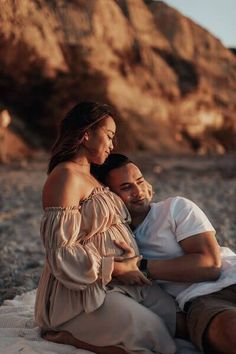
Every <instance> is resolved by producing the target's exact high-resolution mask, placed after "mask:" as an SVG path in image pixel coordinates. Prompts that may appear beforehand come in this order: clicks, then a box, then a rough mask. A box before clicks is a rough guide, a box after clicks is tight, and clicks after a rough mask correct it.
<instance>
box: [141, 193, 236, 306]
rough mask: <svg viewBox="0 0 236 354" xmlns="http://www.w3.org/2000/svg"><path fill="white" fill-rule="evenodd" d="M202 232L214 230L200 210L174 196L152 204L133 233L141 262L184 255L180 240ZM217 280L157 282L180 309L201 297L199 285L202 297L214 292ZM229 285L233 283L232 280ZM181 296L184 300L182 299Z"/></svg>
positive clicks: (194, 205)
mask: <svg viewBox="0 0 236 354" xmlns="http://www.w3.org/2000/svg"><path fill="white" fill-rule="evenodd" d="M206 231H215V229H214V228H213V226H212V225H211V223H210V221H209V220H208V218H207V217H206V215H205V214H204V213H203V211H202V210H201V209H200V208H199V207H198V206H197V205H196V204H195V203H193V202H192V201H190V200H188V199H186V198H182V197H174V198H168V199H166V200H164V201H161V202H159V203H152V204H151V209H150V211H149V213H148V215H147V216H146V218H145V219H144V220H143V222H142V223H141V224H140V225H139V226H138V227H137V228H136V229H135V230H134V234H135V237H136V241H137V244H138V247H139V250H140V253H141V254H142V255H143V257H144V258H145V259H169V258H175V257H179V256H182V255H183V254H184V252H183V250H182V248H181V246H180V245H179V242H180V241H181V240H184V239H186V238H187V237H191V236H193V235H196V234H199V233H202V232H206ZM223 249H224V250H225V251H224V253H222V257H223V258H224V256H226V254H227V256H228V255H229V253H227V252H226V249H225V248H222V250H223ZM229 252H231V257H232V254H233V255H234V257H233V258H234V259H235V265H236V255H235V254H234V253H233V252H232V251H230V250H229ZM231 260H232V259H231ZM223 265H224V262H223ZM227 267H228V266H227ZM221 277H222V276H221ZM221 277H220V278H219V280H217V281H215V282H201V283H195V284H191V283H183V282H171V281H158V282H159V283H160V284H161V285H162V287H163V288H164V289H165V290H166V291H167V292H168V293H169V294H171V295H173V296H175V297H177V300H178V302H179V304H180V306H181V308H183V306H184V303H185V302H186V301H188V300H189V299H190V298H193V297H196V296H198V295H200V294H201V292H200V293H199V291H198V288H199V289H200V290H201V288H202V285H204V284H205V286H204V291H205V294H206V293H211V292H213V291H217V290H218V288H219V285H220V279H221ZM229 283H230V284H233V283H236V279H235V280H234V281H233V282H232V280H231V282H229ZM206 284H207V286H206ZM224 284H225V281H224ZM230 284H228V285H230ZM225 286H227V285H223V286H222V287H221V288H223V287H225ZM214 288H217V290H212V289H214ZM187 290H191V291H190V292H189V291H187ZM208 290H209V291H208ZM206 291H207V292H206ZM182 294H183V295H184V297H182Z"/></svg>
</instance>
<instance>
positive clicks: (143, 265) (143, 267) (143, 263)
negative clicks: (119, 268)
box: [139, 259, 151, 279]
mask: <svg viewBox="0 0 236 354" xmlns="http://www.w3.org/2000/svg"><path fill="white" fill-rule="evenodd" d="M147 265H148V260H147V259H141V262H140V265H139V270H140V271H141V272H142V273H143V274H144V275H145V277H146V278H148V279H151V275H150V273H149V271H148V269H147Z"/></svg>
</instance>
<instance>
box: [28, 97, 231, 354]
mask: <svg viewBox="0 0 236 354" xmlns="http://www.w3.org/2000/svg"><path fill="white" fill-rule="evenodd" d="M115 121H116V113H115V111H114V109H113V108H112V107H110V106H108V105H105V104H98V103H94V102H82V103H80V104H78V105H76V106H75V107H74V108H73V109H72V110H71V111H70V112H69V113H68V114H67V115H66V117H65V118H64V119H63V120H62V122H61V126H60V131H59V135H58V138H57V140H56V142H55V144H54V146H53V149H52V157H51V160H50V162H49V168H48V178H47V180H46V183H45V186H44V189H43V208H44V215H43V218H42V223H41V237H42V240H43V243H44V247H45V253H46V259H45V266H44V269H43V273H42V275H41V278H40V282H39V286H38V290H37V297H36V305H35V317H36V321H37V323H38V325H39V326H40V327H41V329H42V336H43V337H44V338H45V339H47V340H51V341H54V342H58V343H65V344H71V345H74V346H76V347H78V348H83V349H87V350H91V351H93V352H95V353H99V354H122V353H139V354H141V353H142V354H144V353H145V354H148V353H163V354H172V353H175V352H176V345H175V341H174V337H180V338H188V339H189V340H191V341H192V342H193V343H194V344H195V346H196V347H197V348H198V349H199V350H200V351H201V352H203V353H204V352H205V353H227V354H229V353H236V349H235V348H236V336H235V333H236V276H235V274H236V272H235V271H236V255H235V254H234V253H233V252H232V251H230V250H229V249H228V248H224V247H220V246H219V245H218V243H217V241H216V238H215V230H214V228H213V226H212V225H211V223H210V221H209V220H208V218H207V217H206V215H205V214H204V213H203V211H202V210H201V209H200V208H199V207H198V206H197V205H196V204H194V203H193V202H191V201H190V200H188V199H185V198H182V197H174V198H168V199H166V200H164V201H161V202H158V203H152V201H151V198H152V189H151V186H150V184H149V183H148V182H147V181H146V180H145V178H144V177H143V175H142V173H141V171H140V170H139V168H138V167H137V166H136V165H135V164H134V163H133V162H132V161H130V160H129V159H128V158H127V157H126V156H124V155H120V154H110V153H111V151H112V149H113V138H114V135H115V132H116V123H115ZM107 186H108V187H109V188H108V187H107ZM140 254H141V256H140Z"/></svg>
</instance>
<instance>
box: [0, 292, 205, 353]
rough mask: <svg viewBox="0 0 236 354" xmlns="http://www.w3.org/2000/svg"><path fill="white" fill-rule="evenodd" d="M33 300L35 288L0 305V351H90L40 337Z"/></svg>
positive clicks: (189, 349) (184, 346)
mask: <svg viewBox="0 0 236 354" xmlns="http://www.w3.org/2000/svg"><path fill="white" fill-rule="evenodd" d="M34 301H35V290H33V291H30V292H28V293H25V294H22V295H20V296H16V297H15V298H14V299H13V300H5V301H4V303H3V305H2V306H1V307H0V353H1V354H16V353H21V354H41V353H42V354H72V353H73V354H93V353H92V352H89V351H87V350H83V349H77V348H75V347H72V346H70V345H63V344H56V343H52V342H48V341H46V340H44V339H42V338H41V337H40V329H39V327H37V325H36V323H35V321H34ZM176 345H177V348H178V350H177V352H176V354H198V353H199V352H198V351H197V350H196V349H194V347H193V346H192V345H191V343H189V342H186V341H183V340H180V339H177V340H176ZM111 354H112V353H111Z"/></svg>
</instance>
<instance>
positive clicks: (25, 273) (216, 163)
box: [0, 154, 236, 303]
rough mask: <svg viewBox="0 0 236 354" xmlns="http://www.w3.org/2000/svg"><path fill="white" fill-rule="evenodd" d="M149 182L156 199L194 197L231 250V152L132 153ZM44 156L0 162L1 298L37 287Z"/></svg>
mask: <svg viewBox="0 0 236 354" xmlns="http://www.w3.org/2000/svg"><path fill="white" fill-rule="evenodd" d="M132 157H133V160H134V161H136V162H139V164H140V166H142V168H143V171H144V174H145V176H146V177H147V179H148V180H149V181H150V182H151V183H152V184H153V187H154V191H155V196H154V199H155V200H156V201H158V200H161V199H164V198H167V197H169V196H175V195H181V196H184V197H186V198H189V199H191V200H193V201H194V202H196V203H197V204H198V205H199V206H200V207H201V208H202V209H203V210H204V211H205V212H206V214H207V215H208V217H209V219H210V221H211V222H212V223H213V225H214V226H215V228H216V231H217V238H218V241H219V243H220V245H224V246H228V247H230V248H231V249H232V250H234V251H236V237H235V236H236V219H235V214H236V213H235V211H236V155H235V154H232V155H225V156H219V157H200V156H195V157H179V156H175V157H158V156H151V155H150V154H138V155H136V154H133V156H132ZM46 165H47V156H45V155H43V156H40V157H37V159H35V160H32V161H30V162H28V163H24V164H14V165H0V211H1V213H0V303H2V301H3V300H4V299H7V298H8V299H10V298H13V297H14V296H15V295H17V294H21V293H23V292H25V291H29V290H32V289H34V288H36V287H37V283H38V280H39V276H40V272H41V269H42V266H43V262H44V251H43V247H42V243H41V240H40V235H39V228H40V219H41V215H42V208H41V190H42V186H43V184H44V181H45V178H46Z"/></svg>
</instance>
